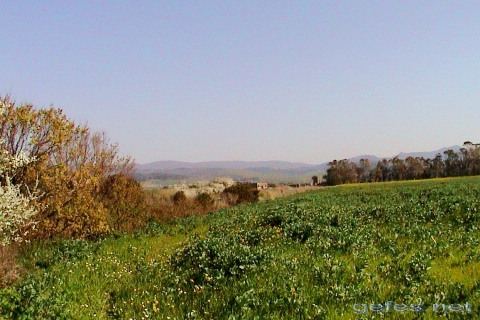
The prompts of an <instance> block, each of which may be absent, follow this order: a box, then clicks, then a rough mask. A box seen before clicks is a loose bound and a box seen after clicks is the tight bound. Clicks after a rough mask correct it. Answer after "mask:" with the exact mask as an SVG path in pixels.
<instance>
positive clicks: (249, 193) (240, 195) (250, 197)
mask: <svg viewBox="0 0 480 320" xmlns="http://www.w3.org/2000/svg"><path fill="white" fill-rule="evenodd" d="M223 193H224V194H227V195H233V196H234V197H235V196H236V200H235V201H234V202H232V203H230V204H243V203H250V202H258V199H259V196H260V191H258V190H257V189H256V188H253V187H251V186H250V185H249V184H247V183H237V184H234V185H233V186H230V187H228V188H226V189H225V190H224V191H223Z"/></svg>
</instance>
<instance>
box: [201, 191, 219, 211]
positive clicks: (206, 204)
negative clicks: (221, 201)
mask: <svg viewBox="0 0 480 320" xmlns="http://www.w3.org/2000/svg"><path fill="white" fill-rule="evenodd" d="M197 202H198V203H199V204H200V205H201V206H202V208H203V209H204V210H206V209H207V208H210V207H212V206H213V204H214V203H215V201H214V200H213V198H212V196H211V195H210V194H208V193H206V192H202V193H200V194H199V195H198V196H197Z"/></svg>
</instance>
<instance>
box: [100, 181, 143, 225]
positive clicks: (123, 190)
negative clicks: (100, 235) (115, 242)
mask: <svg viewBox="0 0 480 320" xmlns="http://www.w3.org/2000/svg"><path fill="white" fill-rule="evenodd" d="M99 197H100V199H99V200H100V201H101V202H102V203H103V205H104V206H105V208H106V209H107V212H108V218H107V223H108V227H109V228H110V230H111V231H117V232H118V231H120V232H121V231H125V232H133V231H134V230H135V229H138V228H141V227H143V226H144V225H145V224H146V222H147V220H148V217H146V215H145V211H146V208H145V194H144V193H143V191H142V187H141V185H140V183H138V182H137V181H136V180H135V179H133V178H131V177H126V176H124V175H122V174H115V175H112V176H109V177H107V178H106V179H104V180H103V181H102V183H101V184H100V192H99Z"/></svg>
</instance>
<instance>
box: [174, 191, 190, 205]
mask: <svg viewBox="0 0 480 320" xmlns="http://www.w3.org/2000/svg"><path fill="white" fill-rule="evenodd" d="M172 200H173V203H174V204H175V205H180V204H184V203H185V202H186V201H187V196H186V195H185V192H183V191H177V192H176V193H175V194H174V195H173V197H172Z"/></svg>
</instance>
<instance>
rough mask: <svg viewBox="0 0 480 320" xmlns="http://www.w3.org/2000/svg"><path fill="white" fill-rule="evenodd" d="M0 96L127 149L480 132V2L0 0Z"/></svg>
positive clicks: (320, 158) (186, 150) (236, 147)
mask: <svg viewBox="0 0 480 320" xmlns="http://www.w3.org/2000/svg"><path fill="white" fill-rule="evenodd" d="M0 13H1V15H2V19H1V20H0V39H1V40H2V41H0V52H1V54H0V68H1V69H0V70H2V71H1V72H0V95H1V96H4V95H10V96H11V98H12V99H14V100H15V101H16V102H17V103H19V104H20V103H23V102H27V103H32V104H33V105H34V106H35V107H37V108H46V107H49V106H50V105H51V104H53V105H54V106H55V107H57V108H61V109H63V110H64V113H65V114H66V115H67V117H69V118H70V119H73V120H75V121H76V122H78V123H88V125H89V126H90V127H91V128H92V129H94V130H101V131H105V132H106V133H107V135H108V136H109V138H110V139H111V141H112V142H118V144H119V149H120V151H121V153H122V155H131V156H132V157H133V158H135V161H136V162H137V163H140V164H146V163H150V162H154V161H159V160H168V159H171V160H174V161H185V162H204V161H235V160H237V161H269V160H278V161H289V162H302V163H307V164H321V163H324V162H327V161H331V160H333V159H343V158H350V157H354V156H357V155H362V154H368V155H375V156H378V157H391V156H393V155H395V154H398V153H400V152H407V153H409V152H418V151H432V150H437V149H440V148H442V147H445V146H453V145H461V144H462V143H463V142H464V141H466V140H470V141H473V142H479V141H480V138H478V128H479V127H480V117H479V116H478V115H479V112H478V111H479V110H480V108H479V103H480V79H479V77H478V74H480V60H479V59H478V52H480V33H479V32H478V30H480V19H478V17H480V6H478V4H476V3H475V2H470V1H465V2H451V1H426V2H421V3H418V2H409V3H398V2H382V1H371V2H348V1H335V2H325V1H303V2H292V1H285V2H281V3H278V2H268V3H267V2H256V1H242V2H237V1H222V2H201V3H200V2H187V1H175V2H173V1H165V2H157V1H139V2H130V1H125V2H119V3H117V2H107V1H92V2H89V3H88V4H86V3H83V2H78V3H69V2H68V3H67V2H61V1H59V2H55V1H54V2H52V1H36V2H28V1H15V2H11V1H3V2H2V5H1V6H0Z"/></svg>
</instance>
